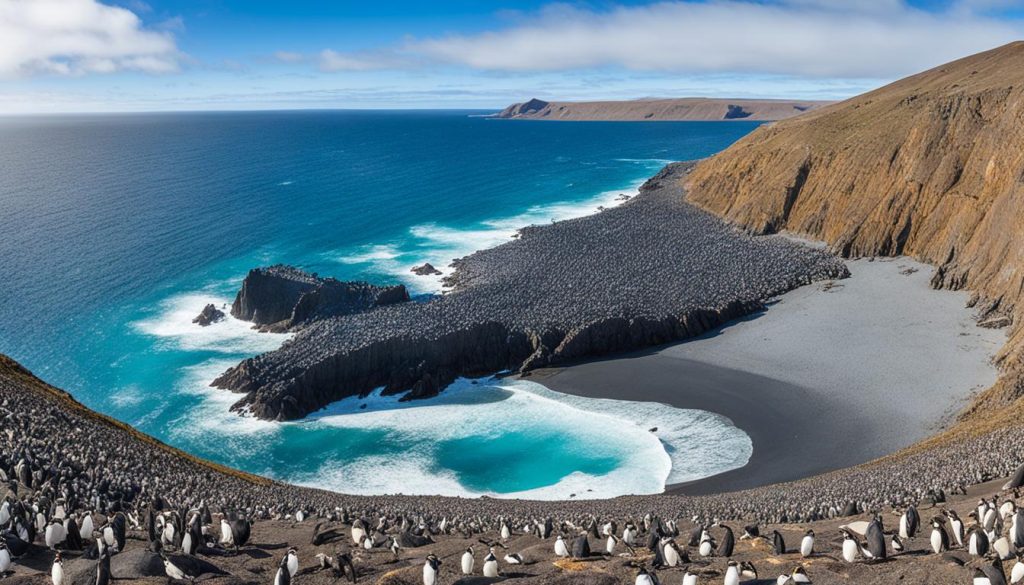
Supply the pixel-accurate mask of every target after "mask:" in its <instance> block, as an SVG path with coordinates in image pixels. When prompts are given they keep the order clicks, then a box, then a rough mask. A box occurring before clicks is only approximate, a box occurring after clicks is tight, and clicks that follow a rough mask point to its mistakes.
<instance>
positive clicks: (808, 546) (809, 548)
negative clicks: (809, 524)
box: [800, 529, 814, 558]
mask: <svg viewBox="0 0 1024 585" xmlns="http://www.w3.org/2000/svg"><path fill="white" fill-rule="evenodd" d="M812 554H814V531H813V530H810V529H808V530H807V532H805V533H804V537H803V538H802V539H800V556H802V557H804V558H806V557H809V556H811V555H812Z"/></svg>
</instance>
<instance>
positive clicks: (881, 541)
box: [864, 515, 887, 559]
mask: <svg viewBox="0 0 1024 585" xmlns="http://www.w3.org/2000/svg"><path fill="white" fill-rule="evenodd" d="M864 540H865V542H866V544H867V551H868V553H870V557H871V558H872V559H884V558H885V557H886V554H887V549H886V546H885V534H884V533H883V528H882V519H881V517H880V516H878V515H875V518H874V519H873V520H872V521H871V522H870V523H869V524H868V529H867V531H865V532H864Z"/></svg>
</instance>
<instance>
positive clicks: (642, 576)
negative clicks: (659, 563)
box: [634, 567, 658, 585]
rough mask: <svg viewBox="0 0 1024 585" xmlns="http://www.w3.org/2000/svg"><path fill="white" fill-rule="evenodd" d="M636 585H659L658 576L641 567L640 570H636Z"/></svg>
mask: <svg viewBox="0 0 1024 585" xmlns="http://www.w3.org/2000/svg"><path fill="white" fill-rule="evenodd" d="M634 585H658V576H657V575H655V574H654V573H648V572H647V569H645V568H644V567H640V570H639V571H637V572H636V581H635V582H634Z"/></svg>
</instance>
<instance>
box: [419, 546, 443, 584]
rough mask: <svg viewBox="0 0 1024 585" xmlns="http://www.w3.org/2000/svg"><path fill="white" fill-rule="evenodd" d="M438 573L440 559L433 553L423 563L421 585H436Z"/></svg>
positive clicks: (439, 570)
mask: <svg viewBox="0 0 1024 585" xmlns="http://www.w3.org/2000/svg"><path fill="white" fill-rule="evenodd" d="M440 572H441V559H439V558H437V556H436V555H434V554H433V553H431V554H429V555H427V559H426V561H425V562H424V563H423V585H437V583H438V581H439V579H438V575H439V574H440Z"/></svg>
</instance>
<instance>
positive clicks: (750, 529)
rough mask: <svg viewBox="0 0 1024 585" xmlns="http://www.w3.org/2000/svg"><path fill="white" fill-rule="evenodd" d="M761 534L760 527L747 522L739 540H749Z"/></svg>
mask: <svg viewBox="0 0 1024 585" xmlns="http://www.w3.org/2000/svg"><path fill="white" fill-rule="evenodd" d="M760 536H761V528H760V527H759V526H758V525H757V524H747V525H746V526H744V527H743V535H742V536H740V540H750V539H752V538H759V537H760Z"/></svg>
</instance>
